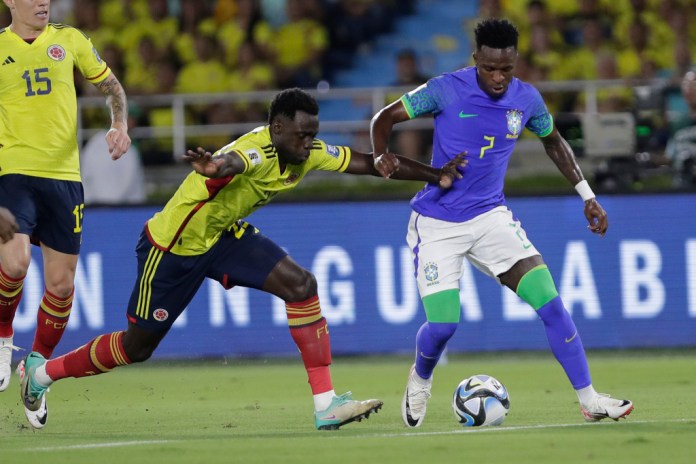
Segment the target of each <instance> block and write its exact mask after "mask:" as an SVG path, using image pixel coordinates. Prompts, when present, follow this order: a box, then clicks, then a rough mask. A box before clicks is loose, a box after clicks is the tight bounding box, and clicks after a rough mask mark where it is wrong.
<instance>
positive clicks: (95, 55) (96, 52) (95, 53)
mask: <svg viewBox="0 0 696 464" xmlns="http://www.w3.org/2000/svg"><path fill="white" fill-rule="evenodd" d="M92 53H94V57H95V58H96V59H97V63H99V64H101V63H102V59H101V56H99V52H98V51H97V49H96V48H94V47H92Z"/></svg>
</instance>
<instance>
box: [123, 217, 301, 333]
mask: <svg viewBox="0 0 696 464" xmlns="http://www.w3.org/2000/svg"><path fill="white" fill-rule="evenodd" d="M236 230H237V231H238V232H237V234H236V235H235V232H234V231H231V232H226V233H224V234H223V236H222V237H221V238H220V240H218V242H217V243H216V244H215V245H213V247H212V248H211V249H210V250H208V251H207V252H205V253H203V254H202V255H197V256H180V255H175V254H173V253H169V252H166V251H162V250H160V249H158V248H156V247H155V246H153V245H152V243H150V240H149V239H148V237H147V234H146V232H145V231H143V233H142V234H141V235H140V240H139V241H138V245H137V247H136V248H135V251H136V254H137V256H138V278H137V280H136V282H135V286H134V288H133V293H131V297H130V301H129V302H128V321H130V322H131V323H133V324H136V325H137V326H138V327H143V328H145V329H148V330H153V331H157V332H162V331H167V330H169V328H170V327H171V326H172V324H173V323H174V321H176V319H177V318H178V317H179V315H180V314H181V313H182V312H183V311H184V309H186V306H187V305H188V304H189V303H190V302H191V299H193V297H194V295H195V294H196V292H197V291H198V289H199V288H200V286H201V284H202V283H203V280H204V279H205V278H206V277H208V278H210V279H213V280H217V281H218V282H220V283H221V284H222V286H223V287H225V288H226V289H229V288H232V287H234V286H242V287H248V288H256V289H259V290H261V289H263V284H264V282H266V278H267V277H268V275H269V274H270V273H271V271H272V270H273V268H274V267H275V266H276V264H278V262H279V261H280V260H281V259H283V258H285V257H286V256H287V253H286V252H285V250H283V249H282V248H280V247H279V246H278V245H276V244H275V243H274V242H273V241H271V240H270V239H269V238H267V237H265V236H264V235H262V234H261V233H259V231H258V229H255V228H254V226H252V225H250V224H248V223H244V222H242V221H240V223H238V227H237V228H236ZM239 231H241V233H240V232H239Z"/></svg>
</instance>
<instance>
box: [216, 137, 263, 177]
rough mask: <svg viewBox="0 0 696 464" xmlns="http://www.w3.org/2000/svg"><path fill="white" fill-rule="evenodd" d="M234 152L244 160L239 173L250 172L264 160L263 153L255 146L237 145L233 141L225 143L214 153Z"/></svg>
mask: <svg viewBox="0 0 696 464" xmlns="http://www.w3.org/2000/svg"><path fill="white" fill-rule="evenodd" d="M227 153H235V154H237V155H238V156H239V157H240V158H241V159H242V161H244V165H245V166H244V171H242V172H241V174H249V173H251V172H252V171H253V170H254V168H255V167H256V166H260V165H261V163H262V162H263V160H264V153H263V150H261V149H260V148H258V147H255V146H239V145H235V144H233V143H231V144H229V145H226V146H224V147H222V148H221V149H219V150H218V151H216V152H215V155H221V154H227Z"/></svg>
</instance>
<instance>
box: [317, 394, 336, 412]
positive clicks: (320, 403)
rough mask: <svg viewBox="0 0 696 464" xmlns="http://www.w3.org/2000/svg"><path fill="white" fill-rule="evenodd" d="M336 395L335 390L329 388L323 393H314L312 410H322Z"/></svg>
mask: <svg viewBox="0 0 696 464" xmlns="http://www.w3.org/2000/svg"><path fill="white" fill-rule="evenodd" d="M334 396H336V392H335V391H333V390H329V391H327V392H324V393H319V394H316V395H314V410H315V411H324V410H325V409H327V408H328V407H329V406H330V405H331V400H332V399H333V398H334Z"/></svg>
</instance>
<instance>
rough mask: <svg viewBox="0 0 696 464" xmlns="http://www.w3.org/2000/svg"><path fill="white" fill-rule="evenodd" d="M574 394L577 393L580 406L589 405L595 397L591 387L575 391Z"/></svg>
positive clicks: (595, 394)
mask: <svg viewBox="0 0 696 464" xmlns="http://www.w3.org/2000/svg"><path fill="white" fill-rule="evenodd" d="M575 393H577V395H578V400H579V401H580V406H586V405H589V404H590V403H592V400H593V399H594V397H595V396H597V392H596V391H595V389H594V387H593V386H592V385H589V386H587V387H585V388H581V389H579V390H575Z"/></svg>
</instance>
